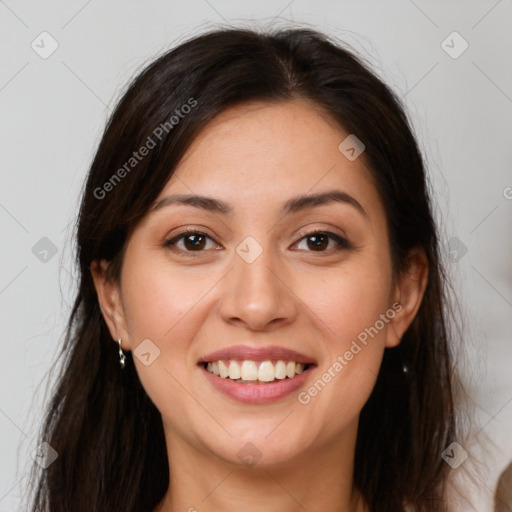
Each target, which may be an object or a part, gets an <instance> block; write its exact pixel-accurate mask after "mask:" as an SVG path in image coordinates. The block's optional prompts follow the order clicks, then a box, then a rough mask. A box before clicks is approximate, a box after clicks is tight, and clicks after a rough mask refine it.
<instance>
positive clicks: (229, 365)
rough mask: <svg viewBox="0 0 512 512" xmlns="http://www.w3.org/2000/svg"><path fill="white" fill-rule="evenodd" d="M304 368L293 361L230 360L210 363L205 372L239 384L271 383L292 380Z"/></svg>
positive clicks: (301, 364) (303, 365) (302, 364)
mask: <svg viewBox="0 0 512 512" xmlns="http://www.w3.org/2000/svg"><path fill="white" fill-rule="evenodd" d="M240 363H241V364H240ZM305 366H306V365H305V364H304V363H296V362H295V361H283V360H279V361H276V362H273V361H271V360H270V359H267V360H265V361H260V362H255V361H250V360H244V361H241V362H239V361H236V360H234V359H232V360H229V361H210V362H208V363H207V364H206V370H207V371H209V372H210V373H213V374H214V375H217V376H219V377H221V378H223V379H226V378H229V379H231V380H235V381H237V382H240V383H242V381H260V382H272V381H274V380H276V379H278V380H282V379H286V377H288V378H289V379H292V378H293V377H295V375H300V374H301V373H303V372H304V368H305Z"/></svg>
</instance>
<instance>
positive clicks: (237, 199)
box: [159, 100, 380, 209]
mask: <svg viewBox="0 0 512 512" xmlns="http://www.w3.org/2000/svg"><path fill="white" fill-rule="evenodd" d="M349 135H350V134H349V133H348V132H347V131H346V130H345V129H343V127H341V126H340V125H339V124H338V123H337V122H336V121H335V120H334V119H332V118H331V117H330V116H329V115H328V114H327V113H325V112H324V111H323V110H322V109H321V108H320V107H318V106H316V105H313V104H311V103H309V102H306V101H304V100H293V101H287V102H281V103H263V102H254V103H249V104H243V105H239V106H236V107H232V108H230V109H228V110H226V111H224V112H222V113H221V114H219V115H218V116H216V117H215V118H214V119H213V120H212V121H210V122H209V123H208V124H207V125H206V126H205V127H204V128H203V129H202V131H201V132H200V133H199V135H198V136H197V137H196V139H195V140H194V141H193V143H192V144H191V145H190V147H189V148H188V150H187V151H186V153H185V155H184V156H183V158H182V159H181V161H180V163H179V165H178V166H177V168H176V170H175V172H174V174H173V176H172V177H171V179H170V181H169V182H168V183H167V185H166V187H165V188H164V190H163V191H162V192H161V194H160V196H159V198H161V197H164V196H166V195H168V194H169V193H171V192H172V193H187V194H190V193H194V194H208V195H210V196H215V197H219V198H224V199H226V200H228V201H229V202H231V203H233V204H235V207H236V205H238V206H239V207H240V208H243V207H244V206H247V205H251V206H252V207H255V206H256V205H255V203H257V205H258V207H260V208H262V209H264V208H266V207H268V206H269V205H270V203H273V202H275V203H276V204H277V203H279V204H281V203H282V202H283V200H286V198H288V197H295V196H297V195H306V194H313V193H319V192H322V191H324V190H333V189H340V190H343V191H344V192H346V193H348V194H351V195H354V196H358V200H359V201H360V202H361V203H364V204H363V206H365V204H366V205H368V209H372V206H376V207H379V206H380V205H379V204H378V203H380V198H379V196H378V193H377V190H376V189H375V187H374V185H373V180H372V179H371V173H370V171H369V169H368V168H367V165H366V162H365V159H364V156H363V155H364V153H363V155H362V156H360V157H359V158H357V159H355V160H353V161H351V160H349V159H347V158H346V156H344V154H343V153H341V152H340V150H339V149H338V147H339V145H340V143H342V141H343V140H345V139H346V138H347V136H349ZM365 208H366V206H365Z"/></svg>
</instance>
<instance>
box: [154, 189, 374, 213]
mask: <svg viewBox="0 0 512 512" xmlns="http://www.w3.org/2000/svg"><path fill="white" fill-rule="evenodd" d="M330 203H342V204H347V205H350V206H353V207H354V208H355V209H356V210H358V211H359V213H361V214H362V215H363V216H364V217H368V213H367V212H366V210H365V209H364V208H363V206H362V205H361V203H360V202H359V201H357V199H355V198H354V197H352V196H351V195H349V194H347V193H346V192H343V191H341V190H331V191H328V192H324V193H321V194H310V195H304V196H298V197H294V198H292V199H289V200H288V201H286V202H285V203H284V204H283V206H282V208H281V211H282V214H283V215H287V214H290V213H296V212H299V211H303V210H307V209H309V208H314V207H316V206H320V205H325V204H330ZM175 204H184V205H189V206H195V207H196V208H201V209H203V210H206V211H208V212H212V213H220V214H223V215H232V214H233V207H232V206H231V205H230V204H229V203H226V202H225V201H222V200H220V199H215V198H213V197H207V196H200V195H196V194H176V195H171V196H166V197H163V198H162V199H160V200H159V201H157V202H156V203H155V204H154V205H153V207H152V208H151V210H152V211H157V210H160V209H161V208H164V207H166V206H170V205H175Z"/></svg>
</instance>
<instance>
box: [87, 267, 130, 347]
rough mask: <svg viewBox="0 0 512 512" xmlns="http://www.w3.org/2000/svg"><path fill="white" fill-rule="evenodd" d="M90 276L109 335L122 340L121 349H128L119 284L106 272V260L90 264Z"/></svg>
mask: <svg viewBox="0 0 512 512" xmlns="http://www.w3.org/2000/svg"><path fill="white" fill-rule="evenodd" d="M91 275H92V279H93V281H94V287H95V288H96V293H97V295H98V303H99V306H100V309H101V313H102V314H103V318H104V319H105V322H106V324H107V326H108V329H109V331H110V335H111V336H112V338H113V339H114V340H115V341H117V340H118V339H119V338H121V340H122V347H123V349H125V347H127V348H128V349H130V348H131V347H130V340H129V336H128V330H127V328H126V319H125V314H124V309H123V304H122V301H121V291H120V287H119V284H118V283H117V282H116V281H115V280H114V279H112V277H111V276H110V274H109V272H108V262H107V261H106V260H96V261H93V262H92V264H91Z"/></svg>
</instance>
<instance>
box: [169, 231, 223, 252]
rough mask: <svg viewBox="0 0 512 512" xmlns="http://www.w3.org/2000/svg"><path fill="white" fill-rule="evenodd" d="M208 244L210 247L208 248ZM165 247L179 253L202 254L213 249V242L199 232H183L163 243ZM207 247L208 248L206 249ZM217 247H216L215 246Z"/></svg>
mask: <svg viewBox="0 0 512 512" xmlns="http://www.w3.org/2000/svg"><path fill="white" fill-rule="evenodd" d="M208 242H210V245H209V246H208ZM164 245H165V247H169V248H170V249H171V250H175V251H181V252H204V250H205V249H212V248H215V246H216V244H215V243H214V240H213V239H212V238H210V237H209V236H208V235H206V234H205V233H202V232H201V231H191V230H188V231H185V232H183V233H180V234H179V235H176V236H175V237H173V238H171V239H170V240H167V241H166V242H165V244H164ZM207 246H208V247H207ZM216 247H217V248H218V247H219V246H218V245H217V246H216Z"/></svg>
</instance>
